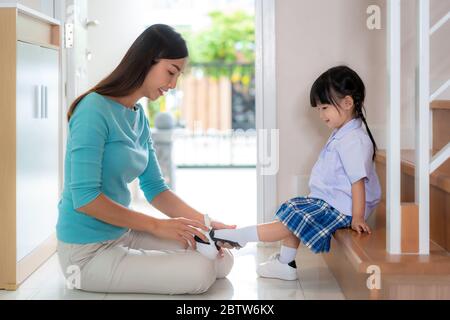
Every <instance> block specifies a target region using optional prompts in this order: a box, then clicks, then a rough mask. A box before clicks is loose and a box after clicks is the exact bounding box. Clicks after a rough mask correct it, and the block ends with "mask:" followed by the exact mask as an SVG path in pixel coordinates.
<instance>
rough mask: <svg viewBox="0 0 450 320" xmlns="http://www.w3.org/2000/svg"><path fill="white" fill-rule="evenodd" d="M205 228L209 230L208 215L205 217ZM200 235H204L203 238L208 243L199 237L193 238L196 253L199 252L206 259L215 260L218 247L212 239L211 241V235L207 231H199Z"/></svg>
mask: <svg viewBox="0 0 450 320" xmlns="http://www.w3.org/2000/svg"><path fill="white" fill-rule="evenodd" d="M205 226H207V227H208V228H211V220H210V219H209V216H208V215H205ZM199 231H200V232H201V233H203V234H204V235H205V237H206V238H207V239H208V242H205V241H203V240H202V239H200V238H199V237H197V236H195V237H194V240H195V242H197V243H196V245H197V251H198V252H200V253H201V254H202V255H204V256H205V257H207V258H208V259H211V260H215V259H216V258H217V255H218V254H219V247H218V246H217V245H216V243H215V242H214V240H213V239H211V235H210V232H209V231H204V230H200V229H199Z"/></svg>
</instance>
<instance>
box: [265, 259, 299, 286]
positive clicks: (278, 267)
mask: <svg viewBox="0 0 450 320" xmlns="http://www.w3.org/2000/svg"><path fill="white" fill-rule="evenodd" d="M279 257H280V254H279V253H277V254H275V255H273V256H271V257H270V259H269V260H268V261H266V262H263V263H261V264H260V265H259V266H258V268H257V269H256V273H257V274H258V275H259V276H260V277H262V278H273V279H281V280H287V281H293V280H297V279H298V275H297V266H296V264H295V260H293V261H291V262H290V263H287V264H286V263H281V262H280V260H279Z"/></svg>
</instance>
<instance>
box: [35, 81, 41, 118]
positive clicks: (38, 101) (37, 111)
mask: <svg viewBox="0 0 450 320" xmlns="http://www.w3.org/2000/svg"><path fill="white" fill-rule="evenodd" d="M35 97H36V104H35V109H34V118H35V119H39V118H41V110H42V87H41V86H36V88H35Z"/></svg>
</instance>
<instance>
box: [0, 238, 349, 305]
mask: <svg viewBox="0 0 450 320" xmlns="http://www.w3.org/2000/svg"><path fill="white" fill-rule="evenodd" d="M276 251H277V249H276V248H274V247H260V246H256V245H249V246H247V247H245V248H243V249H241V250H239V251H234V254H235V264H234V267H233V270H232V272H231V273H230V275H229V276H228V277H227V278H226V279H221V280H218V281H216V283H215V284H214V285H213V286H212V287H211V288H210V290H209V291H208V292H206V293H205V294H202V295H187V296H185V295H183V296H165V295H151V294H148V295H147V294H100V293H89V292H83V291H77V290H69V289H66V288H65V281H64V278H63V274H62V272H61V270H60V268H59V265H58V258H57V256H56V255H54V256H53V257H51V258H50V259H49V260H48V261H47V262H46V263H45V264H44V265H43V266H42V267H41V268H39V269H38V270H37V271H36V272H35V273H34V274H33V275H32V276H31V277H30V278H29V279H28V280H26V281H25V282H24V283H23V285H22V286H21V287H20V288H19V290H17V291H15V292H7V291H0V300H17V299H19V300H29V299H31V300H62V299H74V300H97V299H98V300H103V299H107V300H113V299H120V300H125V299H133V300H137V299H166V300H168V299H177V300H178V299H180V300H181V299H183V300H188V299H189V300H190V299H202V300H231V299H232V300H245V299H248V300H280V299H281V300H294V299H298V300H303V299H307V300H309V299H314V300H315V299H320V300H322V299H344V296H343V295H342V292H341V290H340V289H339V286H338V285H337V283H336V280H335V279H334V277H333V276H332V275H331V274H330V272H329V270H328V268H327V266H326V264H325V262H324V261H323V259H322V257H321V256H320V255H314V254H312V253H311V252H309V251H308V250H307V249H305V248H302V249H301V250H299V254H298V257H297V262H298V267H299V277H300V279H299V281H282V280H274V279H263V278H259V277H258V276H257V275H256V272H255V269H256V265H257V263H259V262H262V261H264V260H266V259H267V258H268V257H269V256H270V255H271V254H272V253H274V252H276Z"/></svg>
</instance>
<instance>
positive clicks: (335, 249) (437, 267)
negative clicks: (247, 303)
mask: <svg viewBox="0 0 450 320" xmlns="http://www.w3.org/2000/svg"><path fill="white" fill-rule="evenodd" d="M377 215H382V216H385V215H386V211H385V206H384V204H381V205H380V206H379V207H378V208H377V209H376V212H375V213H373V215H372V217H374V216H377ZM323 258H324V260H325V261H326V263H327V265H328V267H329V268H330V270H331V271H332V273H333V275H334V276H335V278H336V280H337V281H338V283H339V285H340V287H341V289H342V291H343V293H344V295H345V296H346V298H347V299H450V272H449V270H450V255H449V254H448V252H447V251H446V250H444V249H443V248H442V247H440V246H439V245H437V244H436V243H435V242H433V241H431V242H430V255H429V256H419V255H390V254H388V253H387V251H386V228H385V227H384V226H381V225H378V226H374V229H372V234H370V235H368V234H361V235H359V234H357V233H356V232H354V231H352V230H351V229H341V230H338V231H336V233H335V234H334V236H333V238H332V243H331V251H330V253H327V254H323ZM299 263H300V264H301V261H299ZM374 266H376V267H377V268H379V270H380V285H381V288H379V289H372V290H371V289H369V287H368V285H367V281H368V279H369V277H370V276H372V273H373V271H372V270H373V269H371V268H373V267H374Z"/></svg>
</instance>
